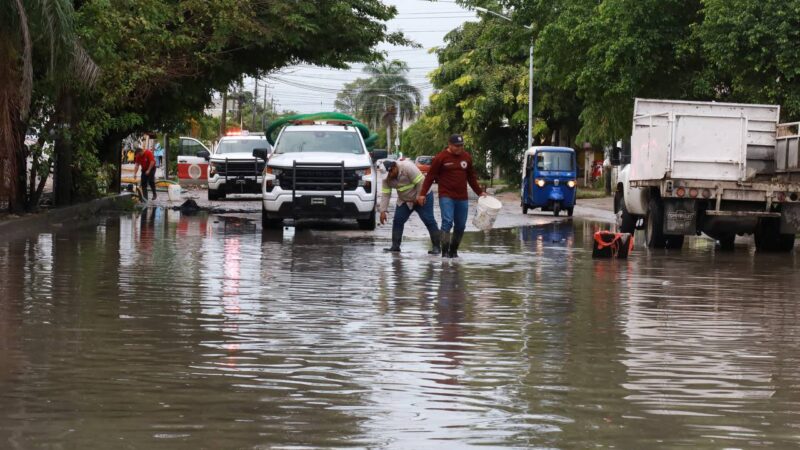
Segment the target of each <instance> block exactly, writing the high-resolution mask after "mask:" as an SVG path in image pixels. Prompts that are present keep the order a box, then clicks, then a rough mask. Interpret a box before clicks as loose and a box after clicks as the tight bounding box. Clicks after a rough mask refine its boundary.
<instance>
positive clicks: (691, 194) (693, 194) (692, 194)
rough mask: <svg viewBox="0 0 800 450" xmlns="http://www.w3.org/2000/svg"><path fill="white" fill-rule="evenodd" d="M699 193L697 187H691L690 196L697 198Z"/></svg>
mask: <svg viewBox="0 0 800 450" xmlns="http://www.w3.org/2000/svg"><path fill="white" fill-rule="evenodd" d="M697 194H698V192H697V189H695V188H691V189H689V197H692V198H697Z"/></svg>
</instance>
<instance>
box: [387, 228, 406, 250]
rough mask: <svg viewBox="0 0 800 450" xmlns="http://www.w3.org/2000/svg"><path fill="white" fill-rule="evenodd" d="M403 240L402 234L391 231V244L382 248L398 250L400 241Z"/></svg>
mask: <svg viewBox="0 0 800 450" xmlns="http://www.w3.org/2000/svg"><path fill="white" fill-rule="evenodd" d="M401 242H403V235H402V234H399V233H395V232H394V231H392V246H391V247H389V248H385V249H383V251H385V252H400V243H401Z"/></svg>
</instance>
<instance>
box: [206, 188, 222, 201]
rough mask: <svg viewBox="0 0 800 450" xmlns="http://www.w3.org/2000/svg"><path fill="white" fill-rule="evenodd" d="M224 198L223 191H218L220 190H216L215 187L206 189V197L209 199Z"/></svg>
mask: <svg viewBox="0 0 800 450" xmlns="http://www.w3.org/2000/svg"><path fill="white" fill-rule="evenodd" d="M224 198H225V193H224V192H220V191H218V190H216V189H209V190H208V199H209V200H210V201H214V200H221V199H224Z"/></svg>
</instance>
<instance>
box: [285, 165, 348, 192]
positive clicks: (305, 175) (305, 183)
mask: <svg viewBox="0 0 800 450" xmlns="http://www.w3.org/2000/svg"><path fill="white" fill-rule="evenodd" d="M294 170H296V171H297V173H296V174H295V176H294V180H295V181H296V183H297V190H298V191H337V192H338V191H341V190H345V191H354V190H356V188H358V181H359V178H360V177H359V176H358V175H356V171H355V170H347V169H345V170H344V171H343V170H342V169H327V168H325V169H323V168H297V169H294ZM342 177H344V182H343V181H342ZM279 179H280V183H281V188H283V189H287V190H295V186H294V184H293V183H292V169H287V170H284V171H283V173H281V176H280V178H279Z"/></svg>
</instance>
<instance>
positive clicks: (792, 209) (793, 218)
mask: <svg viewBox="0 0 800 450" xmlns="http://www.w3.org/2000/svg"><path fill="white" fill-rule="evenodd" d="M781 212H782V214H781V233H786V234H795V233H797V232H798V231H800V205H787V204H785V203H784V204H783V206H782V208H781Z"/></svg>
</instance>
